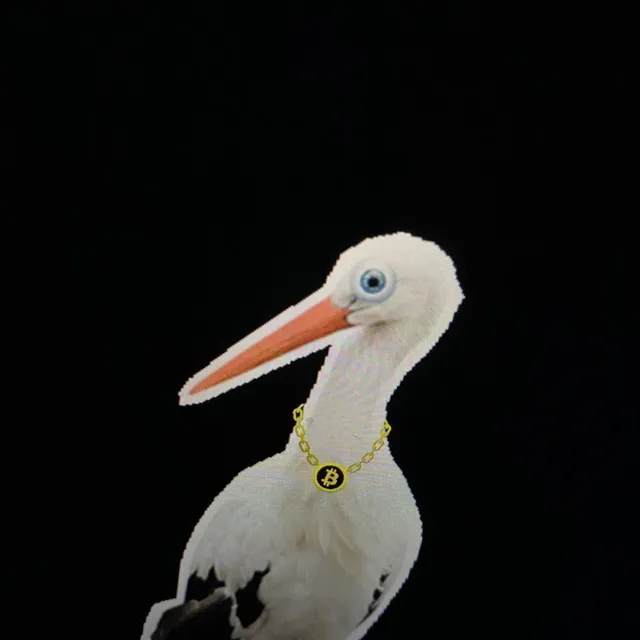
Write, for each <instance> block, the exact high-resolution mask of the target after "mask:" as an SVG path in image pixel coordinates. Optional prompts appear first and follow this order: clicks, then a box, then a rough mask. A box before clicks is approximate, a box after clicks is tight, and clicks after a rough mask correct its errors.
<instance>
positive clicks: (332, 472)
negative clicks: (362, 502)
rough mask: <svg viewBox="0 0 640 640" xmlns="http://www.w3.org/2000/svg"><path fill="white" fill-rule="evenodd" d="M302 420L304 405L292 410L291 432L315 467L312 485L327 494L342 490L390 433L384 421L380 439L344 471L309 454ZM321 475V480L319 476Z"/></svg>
mask: <svg viewBox="0 0 640 640" xmlns="http://www.w3.org/2000/svg"><path fill="white" fill-rule="evenodd" d="M303 418H304V405H303V404H301V405H300V406H299V407H297V408H296V409H294V410H293V419H294V420H295V422H296V425H295V427H294V428H293V430H294V431H295V434H296V435H297V436H298V438H299V439H300V442H298V447H300V451H302V453H306V454H307V462H308V463H309V464H310V465H311V466H312V467H315V471H314V473H313V483H314V484H315V485H316V487H318V489H320V490H321V491H326V492H327V493H334V492H336V491H340V489H344V487H345V485H346V484H347V480H348V477H349V474H350V473H356V472H357V471H360V469H361V468H362V465H363V464H369V462H371V461H372V460H373V459H374V457H375V452H376V451H380V449H382V447H383V446H384V441H385V439H386V438H387V436H388V435H389V434H390V433H391V425H390V424H389V423H388V422H387V421H386V420H385V421H384V426H383V427H382V429H381V430H380V437H379V438H378V439H377V440H376V441H375V442H374V443H373V446H372V447H371V449H370V450H369V451H367V453H365V454H364V455H363V456H362V458H360V460H359V461H358V462H354V463H353V464H352V465H349V466H348V467H347V468H346V469H345V468H344V467H343V466H342V465H341V464H339V463H337V462H323V463H322V464H320V461H319V460H318V458H316V457H315V456H314V455H313V453H311V447H310V446H309V443H308V442H307V441H306V440H305V439H304V436H305V434H306V429H305V428H304V425H303V424H302V419H303ZM321 474H322V478H321V477H320V475H321Z"/></svg>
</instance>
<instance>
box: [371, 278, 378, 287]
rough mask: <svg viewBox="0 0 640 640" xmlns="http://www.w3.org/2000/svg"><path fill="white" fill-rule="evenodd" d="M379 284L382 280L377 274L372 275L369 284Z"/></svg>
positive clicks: (374, 285) (372, 285) (373, 285)
mask: <svg viewBox="0 0 640 640" xmlns="http://www.w3.org/2000/svg"><path fill="white" fill-rule="evenodd" d="M379 284H380V281H379V280H378V278H376V277H375V276H371V277H370V278H369V286H370V287H377V286H378V285H379Z"/></svg>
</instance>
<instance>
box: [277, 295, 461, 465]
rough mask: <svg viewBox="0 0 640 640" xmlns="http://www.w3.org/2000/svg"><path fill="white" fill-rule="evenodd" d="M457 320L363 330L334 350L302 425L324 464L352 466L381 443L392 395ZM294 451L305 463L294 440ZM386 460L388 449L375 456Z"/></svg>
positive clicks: (446, 317)
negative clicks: (374, 445) (378, 439)
mask: <svg viewBox="0 0 640 640" xmlns="http://www.w3.org/2000/svg"><path fill="white" fill-rule="evenodd" d="M455 306H456V307H457V302H456V305H455ZM454 310H455V309H454ZM452 317H453V312H452V311H450V310H449V309H446V310H443V313H441V314H439V315H438V317H435V318H433V319H432V322H431V323H430V326H429V327H427V328H426V330H425V327H424V325H422V326H420V327H418V326H413V325H408V324H407V323H402V322H398V323H392V324H381V325H377V326H370V327H358V328H355V329H354V330H353V331H346V332H345V336H344V338H342V339H341V340H340V341H338V342H337V343H336V344H334V345H333V346H332V347H331V349H330V350H329V354H328V355H327V358H326V360H325V362H324V364H323V366H322V368H321V370H320V373H319V374H318V378H317V380H316V383H315V385H314V387H313V389H312V390H311V393H310V395H309V398H308V400H307V402H306V404H305V412H304V421H303V424H304V425H305V428H306V430H307V440H308V441H309V444H310V446H311V451H312V452H313V453H314V454H315V455H316V456H317V457H318V458H319V460H320V462H329V461H331V462H339V463H341V464H343V465H344V466H348V465H350V464H351V463H353V462H357V461H358V460H359V459H360V458H361V457H362V455H363V454H364V453H366V452H367V451H368V450H369V449H370V448H371V446H372V445H373V442H374V441H375V440H376V439H377V438H378V437H380V430H381V429H382V426H383V425H384V420H385V417H386V412H387V404H388V402H389V399H390V398H391V395H392V394H393V392H394V391H395V390H396V388H397V387H398V386H399V384H400V382H401V381H402V379H403V378H404V376H405V375H406V374H407V373H408V371H409V370H411V369H412V368H413V367H414V366H415V365H416V364H417V363H418V362H419V361H420V360H421V359H422V358H423V357H424V356H425V355H426V354H427V353H428V352H429V351H430V350H431V348H432V347H433V345H434V344H435V343H436V342H437V340H438V339H439V338H440V336H441V335H442V334H443V333H444V332H445V330H446V329H447V327H448V325H449V323H450V321H451V318H452ZM425 336H426V337H425ZM390 422H391V424H392V426H394V425H393V422H392V421H390ZM398 432H399V430H398V431H397V432H395V433H398ZM291 447H295V450H296V451H297V452H298V455H299V456H300V457H301V458H302V457H303V456H302V454H301V453H300V451H299V449H298V439H297V438H296V436H295V434H293V435H292V437H291V439H290V441H289V447H288V448H291ZM381 458H391V453H390V450H389V446H388V443H387V444H385V446H384V447H383V448H382V449H381V450H380V451H379V452H378V453H376V459H381Z"/></svg>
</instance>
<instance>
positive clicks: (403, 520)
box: [141, 232, 464, 640]
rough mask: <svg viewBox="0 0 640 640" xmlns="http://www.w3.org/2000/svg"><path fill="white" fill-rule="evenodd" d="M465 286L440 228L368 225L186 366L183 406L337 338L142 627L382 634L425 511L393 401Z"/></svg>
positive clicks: (196, 635)
mask: <svg viewBox="0 0 640 640" xmlns="http://www.w3.org/2000/svg"><path fill="white" fill-rule="evenodd" d="M463 299H464V294H463V292H462V288H461V286H460V283H459V281H458V277H457V273H456V268H455V265H454V262H453V260H452V259H451V258H450V257H449V255H448V254H447V253H445V251H444V250H443V249H441V248H440V246H439V245H437V244H436V243H435V242H431V241H428V240H424V239H422V238H419V237H417V236H414V235H411V234H409V233H406V232H398V233H391V234H387V235H380V236H375V237H370V238H366V239H364V240H362V241H361V242H360V243H358V244H357V245H355V246H353V247H351V248H349V249H347V250H345V251H344V252H343V253H342V254H341V255H340V256H339V258H338V260H337V262H336V264H335V266H334V267H333V269H332V271H331V272H330V274H329V276H328V278H327V280H326V282H325V284H324V285H323V286H321V287H320V288H319V289H318V290H317V291H315V292H314V293H312V294H311V295H309V296H307V297H306V298H304V299H302V301H301V302H299V303H297V304H295V305H294V306H292V307H289V308H288V309H286V310H285V311H283V312H282V313H280V314H279V315H277V316H276V317H274V318H273V319H272V320H270V321H269V322H267V323H266V324H264V325H263V326H262V327H260V328H259V329H257V330H256V331H254V332H253V333H251V334H250V335H248V336H247V337H246V338H244V339H243V340H241V341H240V342H238V343H237V344H235V345H234V346H232V347H231V348H230V349H228V350H227V351H226V352H225V353H224V354H222V355H221V356H220V357H218V358H216V359H215V360H213V361H212V362H211V364H209V365H208V366H207V367H205V368H204V369H202V370H201V371H200V372H198V373H197V374H196V375H194V376H193V377H191V378H190V379H189V380H188V381H187V383H186V384H185V385H184V386H183V388H182V389H181V390H180V392H179V394H178V396H179V403H180V404H181V405H193V404H197V403H201V402H204V401H206V400H210V399H212V398H215V397H217V396H219V395H221V394H223V393H226V392H227V391H230V390H231V389H234V388H237V387H238V386H240V385H244V384H247V383H248V382H251V381H253V380H255V379H256V378H259V377H260V376H262V375H264V374H266V373H270V372H273V371H275V370H277V369H278V368H280V367H283V366H285V365H289V364H291V363H292V362H293V361H295V360H298V359H300V358H302V357H304V356H306V355H309V354H311V353H314V352H317V351H319V350H321V349H326V348H327V347H328V352H327V355H326V358H325V360H324V363H323V365H322V368H321V370H320V372H319V374H318V377H317V380H316V382H315V384H314V385H313V387H312V389H311V391H310V393H309V396H308V398H307V399H306V401H305V402H304V403H303V404H300V405H298V406H296V407H295V408H294V412H293V414H294V415H293V418H294V420H293V421H294V425H293V429H292V431H291V433H290V435H289V439H288V441H287V443H286V446H285V448H284V449H283V450H282V451H280V452H279V453H275V455H272V456H271V457H269V458H267V459H265V460H263V461H261V462H258V463H256V464H254V465H253V466H251V467H249V468H247V469H245V470H244V471H241V472H240V473H239V474H238V475H237V476H236V477H235V478H234V479H233V480H231V482H230V483H229V484H228V485H227V486H226V488H225V489H223V490H222V492H221V493H220V494H219V495H218V496H217V497H216V498H215V499H214V501H213V502H212V503H211V505H210V506H209V508H208V509H207V510H206V512H205V513H204V515H203V516H202V518H201V519H200V521H199V522H198V524H197V525H196V527H195V528H194V530H193V533H192V535H191V537H190V539H189V541H188V543H187V546H186V548H185V550H184V554H183V556H182V561H181V564H180V571H179V578H178V590H177V595H176V597H175V598H172V599H170V600H165V601H163V602H159V603H157V604H155V605H153V607H151V610H150V611H149V614H148V616H147V618H146V621H145V623H144V627H143V633H142V637H141V640H187V639H188V640H205V639H206V640H222V639H224V638H234V639H241V638H243V639H244V638H246V639H251V640H359V639H360V638H362V637H364V636H365V635H366V634H367V632H368V631H369V629H370V628H371V626H372V625H373V624H374V623H375V622H376V621H377V620H378V618H379V617H380V615H381V614H382V613H383V611H384V610H385V609H386V608H387V606H388V605H389V603H390V601H391V600H392V599H393V598H394V597H395V595H396V594H397V593H398V592H399V590H400V589H401V587H402V586H403V584H404V583H405V582H406V580H407V578H408V577H409V574H410V572H411V570H412V568H413V566H414V564H415V563H416V560H417V558H418V554H419V551H420V547H421V543H422V520H421V517H420V512H419V510H418V507H417V505H416V501H415V498H414V496H413V494H412V492H411V489H410V487H409V484H408V482H407V479H406V478H405V476H404V474H403V473H402V471H401V469H400V467H399V466H398V465H397V463H396V462H395V460H394V458H393V456H392V454H391V449H390V446H389V441H390V433H391V426H390V424H389V422H388V421H387V413H386V410H387V405H388V403H389V400H390V398H391V396H392V394H393V393H394V391H395V390H396V389H397V387H398V386H399V384H400V382H401V381H402V379H403V378H404V376H405V375H406V374H407V373H408V372H409V371H410V370H411V369H413V368H414V367H415V366H416V365H417V364H418V362H419V361H420V360H422V358H424V356H426V355H427V353H428V352H429V351H430V350H431V349H432V347H433V346H434V345H435V344H436V342H437V341H438V340H439V339H440V338H441V336H442V335H443V334H444V333H445V331H446V330H447V328H448V327H449V325H450V323H451V322H452V320H453V318H454V315H455V313H456V312H457V310H458V307H459V306H460V304H461V302H462V301H463ZM398 432H400V434H402V428H401V427H398ZM400 437H401V436H400Z"/></svg>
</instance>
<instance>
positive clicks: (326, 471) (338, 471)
mask: <svg viewBox="0 0 640 640" xmlns="http://www.w3.org/2000/svg"><path fill="white" fill-rule="evenodd" d="M347 477H348V476H347V471H346V469H345V468H344V467H343V466H342V465H341V464H338V463H337V462H325V463H323V464H321V465H319V466H318V467H317V468H316V470H315V471H314V473H313V482H314V484H315V485H316V487H318V489H320V490H321V491H326V492H328V493H333V492H334V491H340V489H342V488H344V486H345V485H346V484H347Z"/></svg>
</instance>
